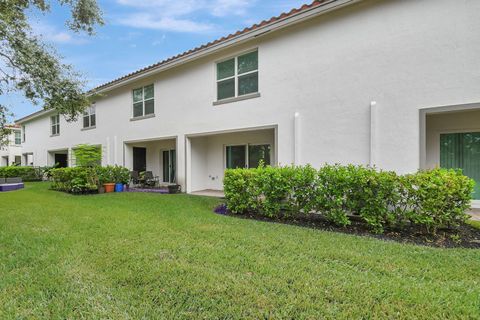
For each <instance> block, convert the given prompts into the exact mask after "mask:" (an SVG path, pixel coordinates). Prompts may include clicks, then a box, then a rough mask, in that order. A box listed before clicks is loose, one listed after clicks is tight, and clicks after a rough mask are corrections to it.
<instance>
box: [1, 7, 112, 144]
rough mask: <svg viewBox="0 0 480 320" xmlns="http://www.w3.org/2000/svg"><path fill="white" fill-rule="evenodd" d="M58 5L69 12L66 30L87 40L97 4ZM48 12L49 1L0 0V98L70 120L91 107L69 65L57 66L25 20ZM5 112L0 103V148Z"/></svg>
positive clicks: (98, 15) (54, 56)
mask: <svg viewBox="0 0 480 320" xmlns="http://www.w3.org/2000/svg"><path fill="white" fill-rule="evenodd" d="M57 1H58V3H59V4H60V5H62V6H67V7H68V8H69V9H70V12H71V17H70V19H69V20H68V21H66V26H67V27H68V28H69V29H70V30H72V31H74V32H76V33H79V32H85V33H87V34H89V35H92V34H93V33H94V29H95V27H96V26H97V25H102V24H103V19H102V13H101V11H100V9H99V7H98V5H97V2H96V0H57ZM50 7H51V3H49V2H48V0H0V95H8V94H12V93H20V94H22V95H23V96H24V97H25V98H26V99H27V100H29V101H31V102H32V103H34V104H40V103H41V104H43V108H44V109H55V110H57V111H58V112H59V113H60V114H62V115H64V116H65V117H66V119H67V120H68V121H74V120H76V119H77V116H78V115H79V114H80V113H81V112H82V111H83V110H84V109H85V108H86V107H87V106H88V105H89V104H90V101H89V98H88V96H87V95H86V93H85V92H84V85H85V83H84V81H83V79H82V77H81V75H80V74H79V73H77V72H75V70H74V69H73V67H72V66H71V65H68V64H64V63H62V62H61V58H60V57H59V56H58V54H57V53H56V51H55V50H54V48H52V47H51V46H50V45H48V44H46V43H44V42H43V41H42V39H41V38H39V37H38V36H37V35H35V34H34V32H33V31H32V27H31V25H30V22H29V18H28V12H32V10H36V11H37V12H41V13H42V14H44V13H48V12H49V11H50ZM8 107H9V106H6V105H1V104H0V145H1V144H2V141H5V136H6V134H8V130H6V129H5V123H6V120H7V115H8V112H9V108H8ZM11 111H12V110H10V112H11Z"/></svg>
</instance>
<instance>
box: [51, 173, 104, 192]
mask: <svg viewBox="0 0 480 320" xmlns="http://www.w3.org/2000/svg"><path fill="white" fill-rule="evenodd" d="M50 178H51V180H52V189H54V190H58V191H65V192H70V193H90V192H93V191H95V190H98V178H97V173H96V169H95V168H86V167H72V168H58V169H52V170H50Z"/></svg>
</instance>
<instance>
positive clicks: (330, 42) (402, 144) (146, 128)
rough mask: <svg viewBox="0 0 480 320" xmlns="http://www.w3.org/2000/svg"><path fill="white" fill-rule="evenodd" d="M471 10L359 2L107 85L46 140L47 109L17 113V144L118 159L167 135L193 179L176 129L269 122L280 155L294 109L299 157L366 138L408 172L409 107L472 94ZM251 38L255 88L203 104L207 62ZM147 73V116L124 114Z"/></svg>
mask: <svg viewBox="0 0 480 320" xmlns="http://www.w3.org/2000/svg"><path fill="white" fill-rule="evenodd" d="M478 12H480V1H473V0H470V1H467V0H465V1H452V0H422V1H417V0H396V1H395V0H384V1H364V2H361V3H359V4H355V5H352V6H350V7H346V8H344V9H340V10H338V11H335V12H332V13H328V14H326V15H324V16H320V17H317V18H314V19H312V20H310V21H308V22H304V23H301V24H298V25H296V26H293V27H289V28H287V29H284V30H283V31H279V32H272V33H270V34H267V35H264V36H262V37H258V38H256V39H254V40H251V41H250V42H248V43H245V44H243V45H240V46H236V47H233V48H229V49H226V50H223V51H222V52H219V53H216V54H213V55H210V56H209V57H205V58H201V59H199V60H196V61H194V62H190V63H187V64H185V65H183V66H180V67H177V68H174V69H171V70H169V71H165V72H163V73H161V74H158V75H156V76H153V77H150V78H149V79H143V80H142V81H138V82H137V83H135V84H134V85H126V86H124V87H121V88H119V89H116V90H114V91H111V92H109V93H107V94H105V96H104V97H103V98H101V99H100V100H99V101H97V103H96V114H97V127H96V129H93V130H87V131H81V122H78V123H74V124H69V125H66V124H65V122H64V120H63V119H62V120H61V134H60V136H58V137H49V122H50V120H49V117H44V118H41V119H36V120H33V121H30V122H27V123H26V124H25V125H26V127H27V129H26V132H27V139H26V143H25V144H24V152H34V154H35V156H34V159H35V160H34V161H35V165H45V164H46V161H47V150H51V149H62V148H65V147H72V146H74V145H77V144H79V143H92V144H101V145H102V146H103V147H104V150H105V152H104V159H103V163H104V164H107V163H108V164H113V163H118V164H123V163H124V162H123V161H124V160H123V158H124V151H123V149H124V148H123V145H124V141H132V140H142V139H154V138H162V137H176V139H177V158H178V159H177V163H178V167H177V180H178V182H179V183H180V184H182V185H183V184H184V182H185V178H186V172H185V168H189V171H191V172H190V173H189V175H190V174H191V175H192V177H191V181H192V184H193V183H196V182H194V181H195V180H196V178H195V176H196V175H198V176H199V177H198V178H200V177H201V176H202V174H201V172H200V173H199V171H198V170H197V169H195V168H193V167H192V166H200V167H202V165H203V162H202V161H199V162H195V163H188V162H186V155H185V150H191V153H192V157H194V156H195V154H197V153H198V155H200V154H201V152H197V151H198V150H196V148H197V147H199V145H196V146H191V145H189V141H188V140H187V139H186V138H185V137H186V136H189V135H191V134H202V133H204V132H214V131H228V130H235V129H241V128H253V127H265V126H277V133H276V134H277V136H276V141H277V142H278V144H277V145H276V148H277V150H276V154H277V159H276V160H277V162H278V163H280V164H290V163H292V162H293V161H294V158H295V157H294V151H295V146H294V141H295V138H294V132H295V130H294V114H295V112H299V114H300V118H299V119H300V121H299V123H298V125H299V126H298V127H297V132H298V133H299V135H300V137H301V147H300V148H299V150H298V153H299V154H298V155H297V156H298V158H299V159H301V162H302V163H311V164H312V165H314V166H320V165H322V164H324V163H356V164H368V163H369V162H370V154H371V150H370V146H371V145H373V146H374V147H375V150H374V152H373V154H375V160H376V161H375V164H376V165H377V166H378V167H380V168H385V169H392V170H396V171H398V172H399V173H404V172H410V171H414V170H416V169H418V168H419V166H420V125H419V123H420V118H419V113H420V112H419V110H420V109H422V108H427V107H429V108H431V107H436V106H446V105H458V104H465V103H474V102H480V90H478V88H479V87H480V59H479V58H478V53H479V52H480V36H479V34H478V30H480V19H478V15H477V13H478ZM256 47H258V52H259V92H260V93H261V97H259V98H254V99H249V100H244V101H239V102H234V103H228V104H222V105H218V106H213V105H212V102H213V101H215V97H216V87H215V86H216V84H215V61H218V60H220V59H223V58H227V57H229V56H232V55H236V54H238V53H241V52H243V51H245V50H250V49H252V48H256ZM152 82H153V83H154V84H155V114H156V117H155V118H150V119H144V120H138V121H130V118H131V115H132V89H133V88H135V87H139V86H142V85H146V84H150V83H152ZM371 101H376V102H377V111H376V117H375V119H376V121H375V123H376V128H375V136H376V141H375V143H374V144H371V139H370V132H371V123H370V121H371V115H370V103H371ZM115 137H116V138H115ZM115 141H116V142H115ZM186 142H187V145H185V143H186ZM205 143H206V144H208V143H207V142H205ZM125 157H126V158H129V157H130V155H129V154H128V151H126V152H125ZM200 158H201V157H200ZM205 163H208V161H206V159H205ZM205 165H206V164H205ZM199 170H200V169H199ZM202 170H207V172H208V171H209V169H208V168H206V169H202ZM200 171H201V170H200ZM199 184H201V185H199V186H194V185H192V187H195V188H196V187H198V188H200V187H202V188H203V187H204V188H207V187H209V185H208V183H207V182H206V181H205V182H199ZM202 184H204V186H203V185H202ZM183 187H184V186H183Z"/></svg>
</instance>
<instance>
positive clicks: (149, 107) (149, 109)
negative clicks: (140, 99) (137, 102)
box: [145, 99, 155, 115]
mask: <svg viewBox="0 0 480 320" xmlns="http://www.w3.org/2000/svg"><path fill="white" fill-rule="evenodd" d="M154 101H155V100H153V99H151V100H148V101H145V114H146V115H147V114H153V113H155V107H154V104H155V103H154Z"/></svg>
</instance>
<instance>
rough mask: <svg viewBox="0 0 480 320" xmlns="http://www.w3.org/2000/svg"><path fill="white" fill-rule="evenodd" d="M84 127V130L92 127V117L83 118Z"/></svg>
mask: <svg viewBox="0 0 480 320" xmlns="http://www.w3.org/2000/svg"><path fill="white" fill-rule="evenodd" d="M83 127H84V128H88V127H90V117H89V116H86V117H83Z"/></svg>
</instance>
